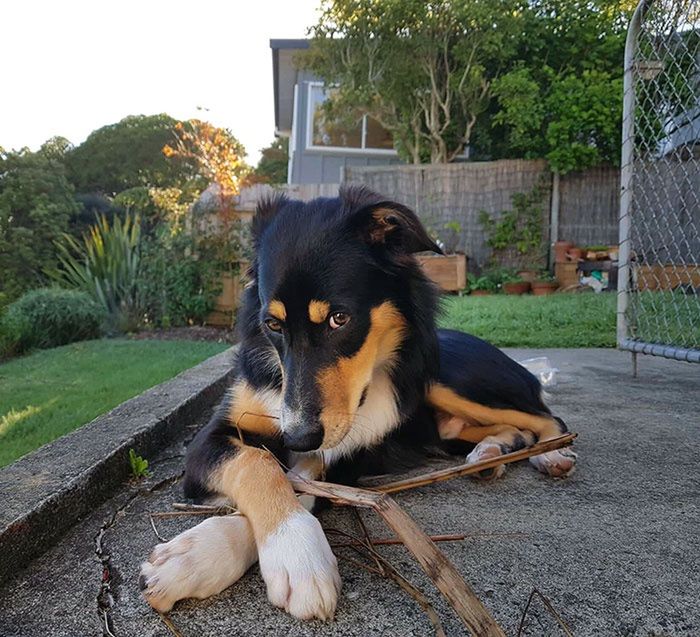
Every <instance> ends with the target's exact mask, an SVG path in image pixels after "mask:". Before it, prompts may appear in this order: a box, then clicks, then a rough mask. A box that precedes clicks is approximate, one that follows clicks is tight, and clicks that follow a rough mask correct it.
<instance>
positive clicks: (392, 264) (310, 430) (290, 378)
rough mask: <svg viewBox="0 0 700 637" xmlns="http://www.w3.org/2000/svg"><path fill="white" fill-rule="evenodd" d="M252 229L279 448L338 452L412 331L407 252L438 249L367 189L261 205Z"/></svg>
mask: <svg viewBox="0 0 700 637" xmlns="http://www.w3.org/2000/svg"><path fill="white" fill-rule="evenodd" d="M253 233H254V239H255V245H256V253H257V254H256V268H255V276H256V282H255V284H256V286H257V290H258V297H259V303H260V311H259V315H258V317H257V320H259V323H260V329H261V330H262V331H263V333H264V334H265V335H266V337H267V338H268V339H269V340H270V342H271V343H272V344H273V345H274V347H275V349H276V350H277V352H278V354H279V358H280V363H281V369H282V378H283V381H282V391H283V404H282V411H281V416H280V418H281V420H280V427H281V430H282V434H283V438H284V442H285V445H286V446H287V447H288V448H290V449H293V450H297V451H310V450H313V449H318V448H324V449H329V448H332V447H335V446H336V445H338V444H339V443H340V442H341V441H342V440H343V439H344V438H345V436H346V435H347V434H348V431H349V430H350V428H351V426H352V424H353V420H354V418H355V415H356V413H357V410H358V409H359V407H360V406H361V405H362V403H363V401H364V400H365V398H366V396H367V392H368V388H369V385H370V382H371V380H372V378H373V375H374V374H375V372H377V371H378V370H380V369H390V367H391V366H392V364H393V363H394V362H395V361H396V356H397V351H398V350H399V348H400V347H401V344H402V342H404V339H405V338H406V336H407V332H408V331H409V330H410V317H409V316H407V308H409V307H410V304H411V303H412V302H414V301H415V299H411V298H410V297H411V294H412V289H413V288H412V281H413V282H415V280H416V279H417V278H421V277H422V274H421V273H420V270H419V268H418V266H417V265H416V262H415V259H414V258H413V256H412V255H413V253H415V252H419V251H423V250H432V251H436V252H439V251H440V250H439V248H438V247H437V245H435V243H434V242H433V241H432V240H431V239H430V237H429V236H428V234H427V233H426V231H425V229H424V228H423V226H422V225H421V223H420V221H419V220H418V218H417V217H416V215H415V214H414V213H413V212H412V211H411V210H409V209H408V208H406V207H405V206H402V205H400V204H397V203H395V202H392V201H387V200H386V199H383V198H382V197H380V196H379V195H376V194H375V193H372V192H370V191H368V190H366V189H363V188H348V189H345V190H341V192H340V197H338V198H334V199H316V200H313V201H310V202H308V203H302V202H300V201H291V200H288V199H286V198H276V199H272V200H269V201H267V202H263V203H262V204H261V205H260V206H259V207H258V212H257V214H256V216H255V219H254V223H253Z"/></svg>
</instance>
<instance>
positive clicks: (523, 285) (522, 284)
mask: <svg viewBox="0 0 700 637" xmlns="http://www.w3.org/2000/svg"><path fill="white" fill-rule="evenodd" d="M503 291H504V292H505V293H506V294H527V293H528V292H529V291H530V282H529V281H511V282H510V283H504V284H503Z"/></svg>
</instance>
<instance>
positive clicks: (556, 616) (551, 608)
mask: <svg viewBox="0 0 700 637" xmlns="http://www.w3.org/2000/svg"><path fill="white" fill-rule="evenodd" d="M535 595H539V597H540V599H541V600H542V603H543V604H544V605H545V608H546V609H547V610H548V611H549V613H550V614H551V615H552V617H554V619H556V620H557V623H558V624H559V625H560V626H561V629H562V630H563V631H564V634H565V635H566V637H574V633H573V632H572V631H571V628H569V626H568V624H567V623H566V622H565V621H564V620H563V619H562V617H561V615H560V614H559V613H558V612H557V611H556V610H555V608H554V606H553V605H552V602H550V601H549V599H547V597H546V596H545V595H543V594H542V593H540V591H539V590H537V589H536V588H533V589H532V592H531V593H530V597H528V598H527V604H525V609H524V610H523V614H522V616H521V617H520V624H519V625H518V633H517V637H521V635H522V634H523V629H524V628H525V618H526V617H527V611H528V610H529V609H530V604H532V600H533V599H534V598H535Z"/></svg>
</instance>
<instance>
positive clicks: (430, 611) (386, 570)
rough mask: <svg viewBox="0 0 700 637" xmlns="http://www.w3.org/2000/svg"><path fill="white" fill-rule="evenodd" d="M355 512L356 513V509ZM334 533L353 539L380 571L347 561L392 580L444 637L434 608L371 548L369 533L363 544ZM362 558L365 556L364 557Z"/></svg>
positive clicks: (439, 636)
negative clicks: (414, 602) (411, 598)
mask: <svg viewBox="0 0 700 637" xmlns="http://www.w3.org/2000/svg"><path fill="white" fill-rule="evenodd" d="M355 510H356V511H357V509H355ZM362 527H363V530H364V531H365V532H366V531H367V529H366V527H365V526H364V524H362ZM336 532H338V533H339V534H340V535H344V536H346V537H349V538H353V541H354V542H355V543H356V544H359V545H360V546H361V547H362V548H363V549H364V550H365V551H366V553H368V554H369V556H370V557H371V558H372V559H373V560H374V561H375V562H376V563H377V565H378V567H379V568H381V571H378V570H376V569H374V568H372V567H371V566H368V565H367V564H362V563H360V562H357V560H352V559H349V561H350V562H352V563H355V564H357V565H359V566H361V567H362V568H365V569H367V570H368V571H370V572H373V573H377V574H378V575H382V576H383V577H386V578H391V579H393V580H394V581H395V582H396V583H397V584H398V585H399V586H400V587H401V588H402V589H403V590H404V591H406V592H407V593H408V594H409V595H410V596H411V597H413V599H414V600H415V601H416V603H417V604H418V605H419V606H420V607H421V608H422V609H423V611H424V612H425V614H426V615H427V616H428V619H429V620H430V622H431V623H432V625H433V628H434V629H435V635H436V637H445V631H444V629H443V627H442V622H441V621H440V616H439V615H438V614H437V612H436V611H435V608H434V607H433V605H432V604H431V603H430V600H429V599H428V598H427V597H426V596H425V594H424V593H423V591H421V590H420V589H419V588H417V587H416V586H415V585H413V584H412V583H411V582H410V581H409V580H408V579H406V578H405V577H404V576H403V575H402V574H401V573H400V572H399V571H398V570H397V569H396V567H394V565H393V564H391V562H389V561H388V560H387V559H386V558H385V557H384V556H383V555H381V554H380V553H378V552H377V551H376V550H375V549H374V547H373V546H372V545H373V543H374V542H373V540H372V538H371V537H370V535H369V533H367V535H366V537H367V542H366V543H365V542H363V541H362V540H360V539H359V538H357V537H354V536H353V535H351V534H350V533H346V532H344V531H340V530H338V529H336ZM351 548H355V545H354V544H353V545H351ZM356 550H357V549H356ZM364 557H367V556H366V555H365V556H364ZM341 558H345V556H341Z"/></svg>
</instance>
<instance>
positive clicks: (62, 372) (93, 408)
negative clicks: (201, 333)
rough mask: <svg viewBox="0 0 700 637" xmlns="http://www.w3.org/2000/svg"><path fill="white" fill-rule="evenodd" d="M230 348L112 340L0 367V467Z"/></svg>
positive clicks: (211, 344) (44, 352) (46, 352)
mask: <svg viewBox="0 0 700 637" xmlns="http://www.w3.org/2000/svg"><path fill="white" fill-rule="evenodd" d="M227 347H228V345H226V344H224V343H215V342H195V341H155V340H153V341H150V340H139V341H136V340H127V339H110V340H99V341H85V342H82V343H73V344H72V345H66V346H64V347H57V348H55V349H50V350H42V351H38V352H35V353H33V354H30V355H29V356H25V357H23V358H18V359H15V360H11V361H9V362H7V363H3V364H0V467H2V466H4V465H6V464H9V463H10V462H12V461H13V460H15V459H17V458H19V457H20V456H22V455H24V454H26V453H28V452H30V451H32V450H33V449H36V448H37V447H39V446H41V445H43V444H44V443H47V442H50V441H51V440H54V439H56V438H58V437H59V436H62V435H63V434H66V433H68V432H69V431H72V430H73V429H76V428H78V427H80V425H83V424H85V423H87V422H89V421H90V420H92V419H93V418H95V417H97V416H99V415H100V414H103V413H105V412H106V411H109V410H110V409H112V408H113V407H116V406H117V405H118V404H120V403H122V402H124V401H125V400H127V399H129V398H132V397H133V396H136V395H137V394H140V393H141V392H142V391H144V390H146V389H148V388H149V387H153V386H154V385H157V384H158V383H161V382H163V381H164V380H167V379H169V378H172V377H173V376H175V375H176V374H178V373H179V372H181V371H183V370H185V369H187V368H188V367H192V366H193V365H196V364H197V363H199V362H201V361H203V360H204V359H206V358H208V357H209V356H213V355H214V354H217V353H218V352H221V351H223V350H224V349H226V348H227Z"/></svg>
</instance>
